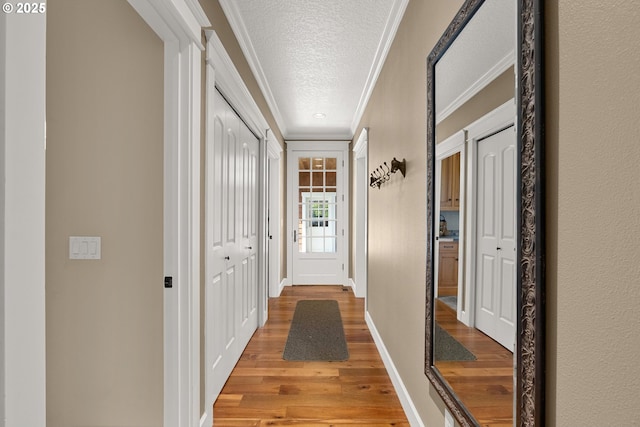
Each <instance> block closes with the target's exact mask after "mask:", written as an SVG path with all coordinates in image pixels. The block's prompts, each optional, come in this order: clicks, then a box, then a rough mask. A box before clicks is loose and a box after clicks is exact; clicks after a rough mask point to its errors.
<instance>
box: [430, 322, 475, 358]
mask: <svg viewBox="0 0 640 427" xmlns="http://www.w3.org/2000/svg"><path fill="white" fill-rule="evenodd" d="M434 331H435V333H434V340H433V359H434V360H435V361H436V362H437V361H442V362H444V361H449V362H456V361H463V360H476V356H475V355H474V354H473V353H471V352H470V351H469V350H467V348H466V347H465V346H463V345H462V344H460V342H459V341H458V340H456V339H455V338H453V337H452V336H451V335H449V333H448V332H447V331H445V330H444V329H442V328H441V327H440V326H439V325H438V324H437V323H436V327H435V330H434Z"/></svg>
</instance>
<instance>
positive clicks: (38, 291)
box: [0, 13, 46, 427]
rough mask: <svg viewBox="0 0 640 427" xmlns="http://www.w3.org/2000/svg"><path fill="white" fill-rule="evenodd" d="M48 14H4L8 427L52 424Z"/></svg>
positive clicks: (4, 408)
mask: <svg viewBox="0 0 640 427" xmlns="http://www.w3.org/2000/svg"><path fill="white" fill-rule="evenodd" d="M45 29H46V19H45V16H44V15H39V14H34V15H17V14H8V13H2V15H1V16H0V61H1V63H0V81H1V82H2V83H0V91H1V92H0V108H1V110H0V138H1V139H0V179H1V180H2V181H3V184H4V185H2V186H0V193H1V194H2V197H1V203H2V205H1V206H0V235H1V237H2V240H1V241H2V242H3V244H2V246H1V247H0V268H1V274H0V311H1V313H0V319H1V320H0V322H1V323H0V326H1V327H2V329H1V331H0V342H1V344H0V346H2V348H1V349H0V350H1V351H0V363H1V366H2V368H1V372H0V392H2V393H1V395H2V396H3V398H2V399H0V402H1V403H0V426H6V427H21V426H44V425H45V412H46V409H45V366H46V361H45V299H44V297H45V295H44V293H45V292H44V283H45V280H44V269H45V263H44V223H45V220H44V200H45V45H46V44H45V33H46V31H45Z"/></svg>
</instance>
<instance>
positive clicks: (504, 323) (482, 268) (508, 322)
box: [476, 127, 517, 351]
mask: <svg viewBox="0 0 640 427" xmlns="http://www.w3.org/2000/svg"><path fill="white" fill-rule="evenodd" d="M515 141H516V140H515V129H514V128H513V127H510V128H508V129H505V130H503V131H501V132H498V133H496V134H494V135H492V136H489V137H487V138H485V139H483V140H482V141H480V142H479V143H478V160H477V164H478V176H477V185H478V187H477V195H478V197H477V215H478V216H477V231H476V233H477V238H476V245H477V247H476V257H477V259H478V262H477V266H478V267H477V268H478V270H477V271H476V326H477V328H478V329H480V330H482V331H483V332H484V333H486V334H487V335H489V336H490V337H492V338H493V339H495V340H496V341H498V342H499V343H500V344H502V345H503V346H504V347H506V348H507V349H509V350H511V351H513V350H514V349H513V345H514V342H515V333H516V332H515V323H514V319H515V306H516V294H515V290H516V279H515V278H516V251H515V250H516V198H515V196H516V166H517V160H516V149H515Z"/></svg>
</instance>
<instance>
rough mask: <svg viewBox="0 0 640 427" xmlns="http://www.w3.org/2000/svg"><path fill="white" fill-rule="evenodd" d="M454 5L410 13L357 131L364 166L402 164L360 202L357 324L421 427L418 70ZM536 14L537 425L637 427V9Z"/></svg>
mask: <svg viewBox="0 0 640 427" xmlns="http://www.w3.org/2000/svg"><path fill="white" fill-rule="evenodd" d="M426 3H428V4H426ZM461 3H462V2H461V1H457V2H448V1H438V0H429V1H422V2H416V1H413V2H410V3H409V8H408V10H407V13H406V14H405V18H404V21H403V23H402V25H401V27H400V29H399V32H398V35H397V37H396V41H395V43H394V45H393V48H392V50H391V52H390V54H389V58H388V60H387V64H386V65H385V68H384V70H383V72H382V74H381V76H380V79H379V81H378V84H377V86H376V89H375V91H374V93H373V96H372V98H371V101H370V103H369V106H368V108H367V110H366V113H365V116H364V118H363V120H362V123H361V124H360V127H362V126H368V127H369V128H370V129H369V160H370V165H374V164H379V163H380V162H382V161H384V160H389V159H391V158H392V157H393V156H396V157H406V158H407V160H408V165H407V178H405V179H393V180H392V181H391V182H390V183H389V184H387V185H386V186H385V187H384V188H383V189H381V190H377V189H373V190H370V191H369V197H370V198H369V201H370V205H369V216H370V224H369V239H370V242H369V311H370V313H371V316H372V318H373V321H374V322H375V324H376V326H377V328H378V330H379V331H380V333H381V335H382V338H383V339H384V341H385V345H386V346H387V348H388V350H389V352H390V353H391V356H392V357H393V360H394V363H395V365H396V367H397V368H398V371H399V373H400V375H401V376H402V379H403V381H404V383H405V385H406V386H407V389H408V391H409V393H410V395H411V397H412V399H413V401H414V403H415V404H416V406H417V408H418V412H419V413H420V416H421V417H422V419H423V421H424V423H425V425H430V426H441V425H444V420H443V404H442V402H441V400H440V399H439V397H437V395H436V394H435V392H434V391H433V390H432V388H431V387H430V385H429V383H428V381H427V380H426V378H425V376H424V374H423V370H424V367H423V363H424V348H423V346H424V298H425V293H424V271H425V262H424V258H425V255H426V254H425V245H424V236H425V229H424V215H425V204H426V201H425V195H424V193H425V191H424V188H425V187H424V181H425V173H426V171H425V158H426V150H425V137H426V128H425V117H426V112H425V90H426V89H425V88H426V81H425V78H426V77H425V75H426V71H425V62H426V60H425V59H426V56H427V54H428V53H429V51H430V50H431V48H432V46H433V45H434V44H435V42H436V40H437V38H438V37H439V36H440V34H441V33H442V31H443V30H444V28H445V27H446V25H447V24H448V22H449V21H450V19H451V18H452V17H453V15H454V14H455V12H456V10H457V8H458V7H459V6H460V5H461ZM545 3H546V8H547V9H546V13H545V18H546V24H547V25H546V31H545V34H546V37H547V45H546V49H547V55H546V58H547V64H546V65H547V71H546V80H547V114H546V118H547V148H546V151H547V161H546V165H545V166H546V175H545V176H546V179H547V198H546V200H547V228H548V229H547V233H546V236H547V301H548V307H547V309H548V312H547V368H548V369H547V371H548V373H547V377H546V381H547V406H546V411H547V425H549V426H552V427H554V426H558V427H560V426H593V427H596V426H604V425H624V426H631V425H639V424H638V422H639V421H638V417H637V402H636V396H638V395H639V394H640V367H639V365H638V364H637V363H636V362H635V359H634V357H633V356H634V355H635V354H636V353H637V352H638V350H639V349H640V347H639V346H638V338H637V336H638V335H637V328H638V325H640V314H639V313H640V310H638V307H639V306H640V287H638V286H637V284H638V277H640V250H639V249H638V244H637V243H638V241H640V220H639V219H638V218H640V185H638V183H639V182H640V172H638V170H639V166H638V165H639V164H640V144H638V141H637V139H638V138H637V136H636V135H637V129H636V127H637V111H638V108H637V105H636V103H637V98H638V97H639V96H640V77H639V76H638V73H637V72H638V70H640V56H639V55H638V54H637V40H638V39H640V30H639V29H638V26H637V25H636V24H637V21H638V19H639V18H640V7H638V5H637V2H633V1H615V2H613V4H610V3H608V4H607V5H606V7H605V6H603V4H602V3H601V2H598V1H595V0H589V1H587V2H585V1H578V0H564V1H561V2H558V3H556V2H545ZM360 127H359V128H360Z"/></svg>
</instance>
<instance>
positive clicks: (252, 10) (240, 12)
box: [220, 0, 408, 140]
mask: <svg viewBox="0 0 640 427" xmlns="http://www.w3.org/2000/svg"><path fill="white" fill-rule="evenodd" d="M407 1H408V0H348V1H346V0H322V1H318V0H295V1H292V0H221V1H220V4H221V5H222V8H223V10H224V12H225V14H226V16H227V18H228V20H229V22H230V23H231V27H232V28H233V31H234V33H235V35H236V37H237V38H238V41H239V43H240V45H241V47H242V49H243V52H244V54H245V56H246V57H247V58H248V61H249V65H250V66H251V68H252V70H253V73H254V75H255V76H256V78H257V80H258V84H259V85H260V88H261V89H262V92H263V94H264V96H265V98H266V100H267V103H268V104H269V107H270V108H271V110H272V111H273V113H274V117H275V119H276V122H277V123H278V126H279V127H280V130H281V132H282V134H283V136H284V138H285V139H288V140H294V139H325V140H330V139H351V138H352V137H353V135H354V133H355V131H356V126H357V125H358V122H359V121H360V118H361V117H362V113H363V111H364V107H365V106H366V103H367V101H368V99H369V95H370V93H371V90H372V89H373V86H374V85H375V80H376V78H377V77H378V74H379V72H380V69H381V67H382V64H383V62H384V59H385V57H386V54H387V51H388V49H389V47H390V45H391V42H392V41H393V37H394V36H395V32H396V29H397V26H398V24H399V22H400V20H401V18H402V14H403V13H404V10H405V8H406V4H407ZM317 113H321V114H324V115H325V117H324V118H317V117H315V116H314V115H316V114H317Z"/></svg>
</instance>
